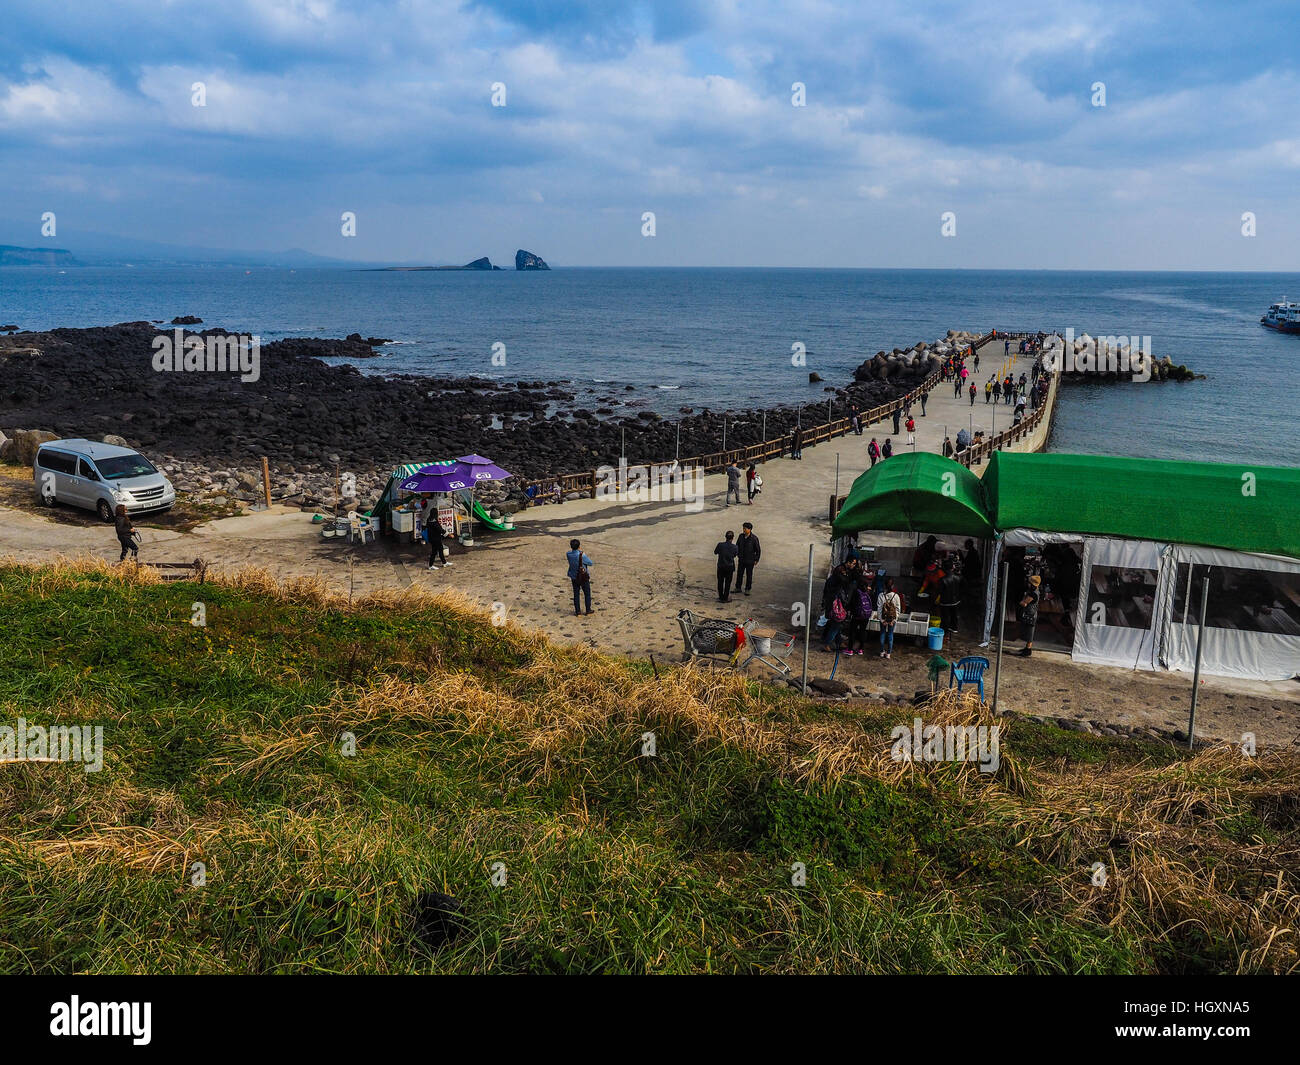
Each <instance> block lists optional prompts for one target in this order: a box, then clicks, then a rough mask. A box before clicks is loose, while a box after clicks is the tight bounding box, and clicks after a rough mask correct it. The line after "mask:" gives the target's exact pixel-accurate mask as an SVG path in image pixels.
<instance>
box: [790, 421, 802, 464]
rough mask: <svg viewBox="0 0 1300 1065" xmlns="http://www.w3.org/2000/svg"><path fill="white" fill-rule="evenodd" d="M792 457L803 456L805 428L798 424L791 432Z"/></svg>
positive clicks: (800, 457) (799, 457)
mask: <svg viewBox="0 0 1300 1065" xmlns="http://www.w3.org/2000/svg"><path fill="white" fill-rule="evenodd" d="M790 457H791V458H792V459H802V458H803V430H802V429H801V428H800V427H799V426H797V425H796V426H795V427H794V432H792V433H791V434H790Z"/></svg>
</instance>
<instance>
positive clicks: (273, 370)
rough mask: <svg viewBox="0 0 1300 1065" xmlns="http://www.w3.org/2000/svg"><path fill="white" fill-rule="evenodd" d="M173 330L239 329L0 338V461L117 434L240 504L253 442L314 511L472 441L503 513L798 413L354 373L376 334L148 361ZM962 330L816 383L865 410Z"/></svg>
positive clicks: (255, 456) (204, 492) (370, 490)
mask: <svg viewBox="0 0 1300 1065" xmlns="http://www.w3.org/2000/svg"><path fill="white" fill-rule="evenodd" d="M175 333H182V334H183V335H184V337H186V338H190V337H203V338H207V337H226V336H231V335H237V334H230V333H228V332H227V331H225V330H217V329H209V330H203V331H201V332H195V331H191V330H184V329H168V328H167V327H166V326H163V325H162V324H161V323H152V322H126V323H122V324H119V325H112V326H101V327H94V328H88V329H53V330H49V331H47V332H39V333H38V332H20V333H15V334H12V335H9V336H3V337H0V434H3V438H8V439H9V440H10V441H11V442H10V443H8V444H3V447H4V448H5V449H7V452H8V454H7V455H6V453H5V452H4V451H0V458H4V459H5V460H6V461H20V460H21V459H22V456H21V455H20V456H19V459H15V458H14V457H13V456H14V455H15V454H17V453H18V451H19V450H26V449H25V448H24V449H18V448H16V447H15V444H14V443H13V441H14V440H15V439H16V438H18V437H19V436H20V430H39V431H41V432H43V433H47V434H52V435H54V436H60V437H74V436H75V437H87V438H91V439H96V440H102V439H104V438H105V437H106V436H114V437H119V438H121V439H123V440H125V441H126V442H127V443H128V444H129V445H130V446H132V447H136V448H139V449H140V450H142V451H144V452H145V453H147V454H148V455H150V456H151V457H152V458H153V459H154V460H155V462H156V463H157V464H158V465H159V466H160V467H161V468H163V469H164V471H165V472H167V474H168V475H169V477H171V478H172V480H173V483H175V485H176V487H177V489H178V490H179V491H183V492H188V493H191V494H193V495H195V496H198V497H200V498H205V499H210V500H213V501H216V500H221V501H222V502H224V501H225V500H227V499H233V500H239V501H242V502H252V501H255V500H257V499H260V498H261V488H260V486H261V457H262V456H263V455H265V456H267V457H268V459H269V462H270V466H271V470H272V495H273V498H276V499H282V500H284V501H285V502H293V503H298V504H299V505H302V506H304V507H306V508H313V509H314V508H315V507H316V506H319V505H322V504H326V505H332V503H333V499H334V482H335V476H336V473H338V474H351V475H352V480H354V481H355V484H356V492H355V493H354V494H350V495H349V496H347V497H345V499H344V501H343V502H344V505H355V503H356V502H358V501H359V502H361V503H363V504H364V503H367V502H370V501H372V500H374V499H375V498H377V496H378V494H379V492H380V491H381V490H382V488H383V485H384V483H385V482H386V480H387V475H388V472H389V471H390V470H391V469H392V468H393V466H395V465H397V464H399V463H402V462H411V461H419V460H423V459H438V458H449V457H454V456H456V455H462V454H467V453H469V452H479V453H482V454H486V455H489V456H490V457H491V458H492V459H493V460H494V461H496V462H498V463H499V464H500V465H502V466H505V467H506V468H507V469H509V470H511V471H512V472H513V473H515V474H516V479H515V481H513V482H507V484H506V485H505V486H497V487H496V490H495V491H489V495H490V496H497V497H499V498H496V499H493V500H492V501H493V502H496V503H500V504H502V508H503V509H507V510H508V509H513V507H512V506H511V505H510V501H511V499H514V500H515V502H518V500H519V499H520V498H521V496H522V493H521V489H520V485H521V484H522V482H524V481H527V480H532V479H538V478H544V477H548V476H553V475H556V474H559V473H573V472H578V471H582V470H588V469H593V468H595V467H596V466H599V465H602V464H604V463H608V462H613V461H616V457H617V455H618V454H619V448H620V442H621V439H622V432H623V430H626V431H627V440H628V459H629V461H630V462H657V461H665V460H670V459H671V457H672V456H673V454H674V453H675V449H676V444H677V427H678V425H679V424H680V427H681V454H682V455H683V456H693V455H699V454H708V453H712V452H716V451H718V450H720V449H721V418H722V415H723V414H724V413H725V414H726V417H727V443H728V446H730V447H744V446H748V445H750V444H756V443H759V442H761V438H762V437H763V429H764V415H766V437H767V438H768V439H774V438H776V437H778V436H781V435H783V434H788V433H789V432H790V431H791V430H792V429H793V428H794V425H795V422H796V417H797V408H795V407H793V406H782V407H776V408H769V409H766V410H764V409H762V408H759V409H752V410H740V411H736V410H728V411H721V410H718V411H713V410H709V409H703V410H697V409H693V408H684V409H683V410H684V413H683V415H682V417H681V419H680V420H679V421H669V420H666V419H664V418H663V417H662V416H661V415H659V414H656V413H654V412H652V411H641V412H639V413H637V414H635V415H633V416H625V417H618V416H617V413H616V411H615V410H614V408H613V407H612V406H610V405H608V404H607V405H603V406H602V405H600V404H599V403H597V405H596V406H595V408H594V409H593V408H590V407H587V406H583V405H582V403H583V402H584V400H580V399H579V396H578V393H577V391H576V386H575V385H574V384H573V383H571V382H566V381H558V380H553V381H540V380H534V381H524V380H520V381H515V382H501V381H497V380H491V379H487V378H478V377H461V378H446V377H427V376H417V375H412V374H389V375H370V374H362V373H361V372H360V371H359V370H358V369H357V368H356V367H355V366H354V365H351V363H352V362H356V361H360V360H365V359H371V358H374V357H375V354H376V351H375V349H376V347H378V346H381V345H383V344H384V343H386V342H387V341H385V340H384V338H380V337H370V338H364V337H362V336H360V335H359V334H357V333H353V334H351V335H349V336H348V337H346V338H343V339H318V338H290V339H285V340H277V341H274V342H272V343H269V344H265V345H263V346H262V347H261V351H260V373H259V377H258V379H257V380H256V381H241V380H240V376H239V374H238V373H237V372H225V373H223V372H171V373H161V372H158V371H156V370H155V369H154V368H153V361H152V359H153V348H152V343H153V341H154V338H155V337H157V336H159V335H160V334H165V335H168V336H170V335H174V334H175ZM973 337H974V334H969V333H958V332H955V331H949V334H948V336H947V337H945V338H942V339H940V340H937V341H934V342H929V343H920V344H916V345H914V346H913V347H911V348H906V349H903V348H895V349H894V351H893V352H892V353H887V352H884V351H881V352H878V353H877V354H876V355H875V356H874V357H873V358H871V359H868V360H866V361H864V362H863V363H862V364H861V365H860V366H859V367H858V368H857V369H856V370H855V371H854V375H853V380H852V381H851V382H849V383H848V384H847V385H846V386H845V387H842V388H835V387H828V388H827V389H826V390H825V391H826V393H827V394H828V395H829V396H831V397H833V398H834V400H835V406H836V408H837V409H836V411H835V416H836V417H841V416H843V414H844V413H845V410H846V408H847V404H848V403H849V402H856V403H857V404H858V405H859V407H861V408H863V409H866V408H869V407H873V406H878V405H880V404H882V403H887V402H889V401H891V400H892V399H894V398H896V397H898V396H900V395H902V394H904V393H905V392H907V391H909V390H910V389H912V388H914V387H916V385H918V384H919V383H920V382H921V381H922V380H924V378H925V377H926V376H927V375H928V374H929V372H930V371H931V369H933V368H934V366H935V365H937V361H938V360H939V359H941V358H942V357H943V356H944V355H946V354H947V353H948V352H949V351H951V350H953V349H954V348H956V347H960V346H962V345H963V344H964V343H968V342H969V340H970V339H973ZM323 359H330V360H335V359H342V360H345V361H344V362H343V363H342V364H338V363H334V362H325V361H322V360H323ZM686 411H689V413H686ZM817 420H818V421H820V420H821V419H820V418H818V419H817ZM3 438H0V443H2V441H3ZM24 439H27V437H24ZM26 461H27V462H30V458H27V459H26ZM348 483H352V481H349V482H348Z"/></svg>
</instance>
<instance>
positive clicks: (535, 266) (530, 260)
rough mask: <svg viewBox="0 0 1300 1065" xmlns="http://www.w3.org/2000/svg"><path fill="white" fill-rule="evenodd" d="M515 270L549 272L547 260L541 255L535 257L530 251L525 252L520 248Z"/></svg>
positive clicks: (516, 255)
mask: <svg viewBox="0 0 1300 1065" xmlns="http://www.w3.org/2000/svg"><path fill="white" fill-rule="evenodd" d="M515 269H516V270H549V269H550V267H549V266H547V265H546V260H545V259H543V258H542V257H541V256H540V255H534V254H533V253H532V252H530V251H524V249H523V248H520V249H519V250H518V251H517V252H515Z"/></svg>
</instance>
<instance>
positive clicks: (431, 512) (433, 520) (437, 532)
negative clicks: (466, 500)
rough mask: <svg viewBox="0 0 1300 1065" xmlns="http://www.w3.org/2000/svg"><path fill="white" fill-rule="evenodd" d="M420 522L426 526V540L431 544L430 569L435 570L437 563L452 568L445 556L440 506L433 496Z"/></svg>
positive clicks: (426, 505)
mask: <svg viewBox="0 0 1300 1065" xmlns="http://www.w3.org/2000/svg"><path fill="white" fill-rule="evenodd" d="M420 520H421V522H422V523H423V525H424V538H425V540H427V541H428V543H429V568H430V569H433V568H434V563H435V562H439V563H441V564H442V565H443V566H450V565H451V562H449V561H448V560H447V559H446V558H445V557H444V556H443V551H444V548H443V546H442V522H441V521H439V520H438V504H437V503H436V502H434V498H433V496H430V497H429V501H428V502H427V503H426V504H425V505H424V514H423V516H422V517H421V519H420Z"/></svg>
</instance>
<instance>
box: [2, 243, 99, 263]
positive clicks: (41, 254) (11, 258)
mask: <svg viewBox="0 0 1300 1065" xmlns="http://www.w3.org/2000/svg"><path fill="white" fill-rule="evenodd" d="M80 265H81V264H80V263H78V262H77V260H76V259H74V258H73V257H72V252H70V251H68V250H67V248H20V247H18V246H17V245H16V244H0V266H80Z"/></svg>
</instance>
